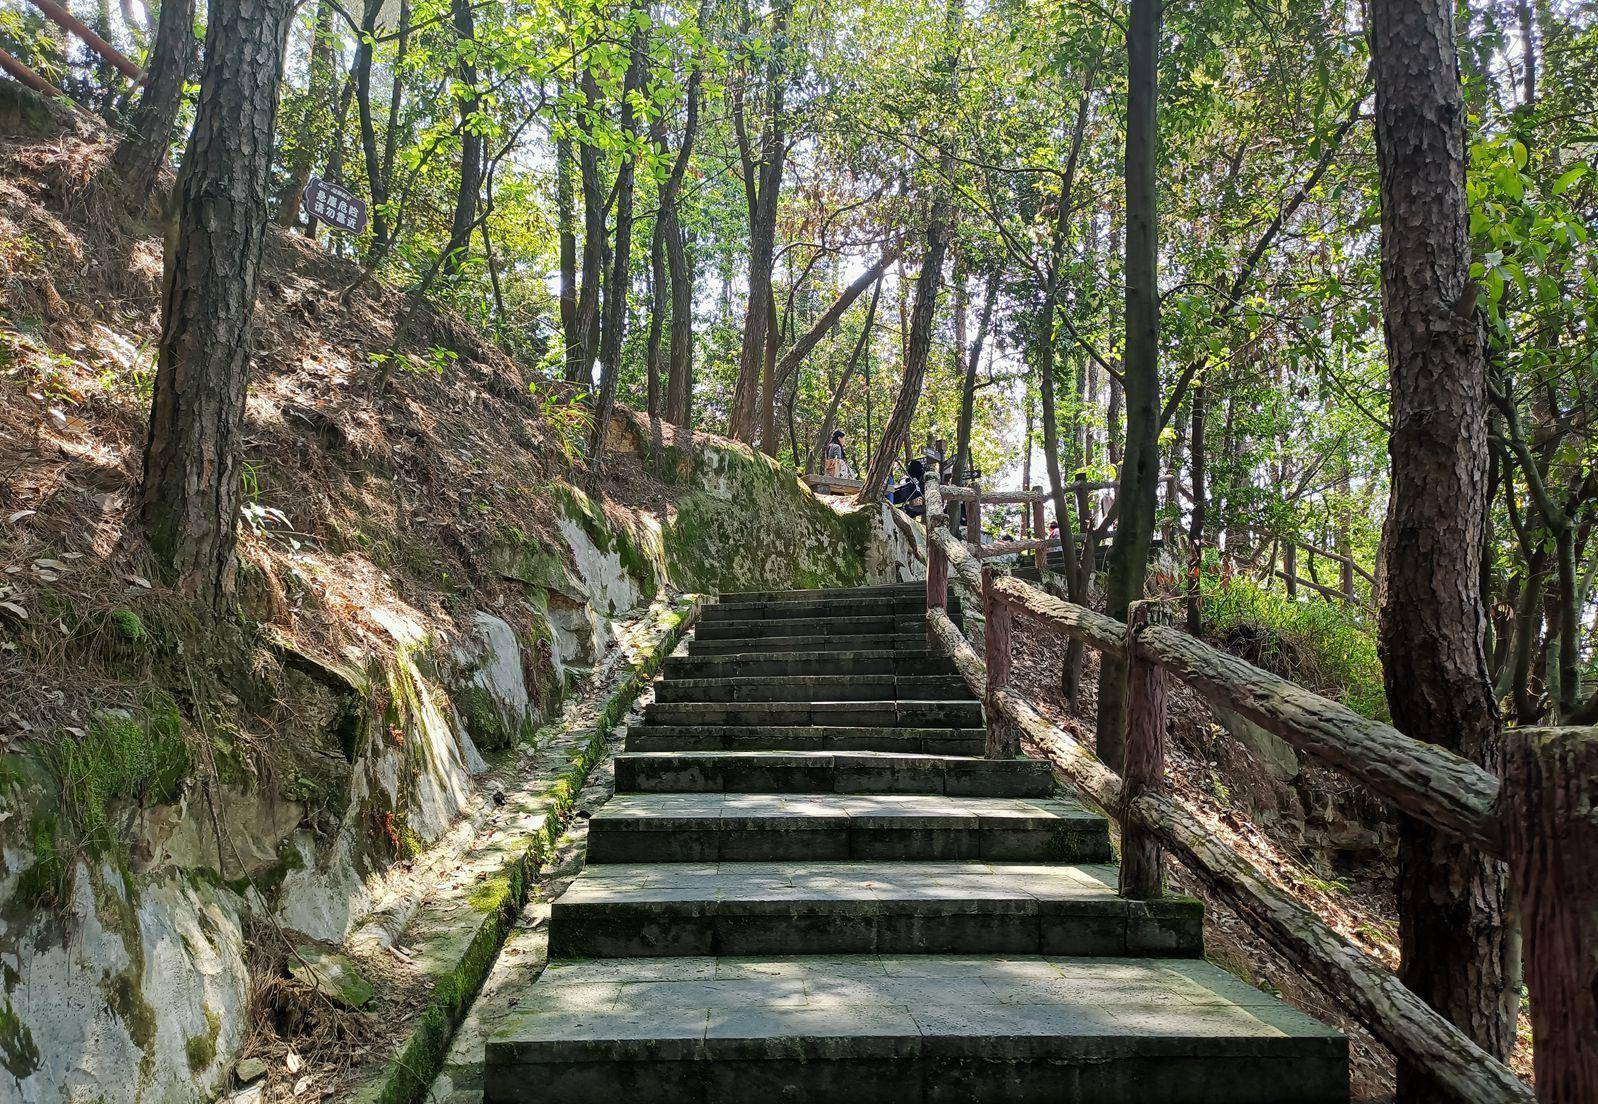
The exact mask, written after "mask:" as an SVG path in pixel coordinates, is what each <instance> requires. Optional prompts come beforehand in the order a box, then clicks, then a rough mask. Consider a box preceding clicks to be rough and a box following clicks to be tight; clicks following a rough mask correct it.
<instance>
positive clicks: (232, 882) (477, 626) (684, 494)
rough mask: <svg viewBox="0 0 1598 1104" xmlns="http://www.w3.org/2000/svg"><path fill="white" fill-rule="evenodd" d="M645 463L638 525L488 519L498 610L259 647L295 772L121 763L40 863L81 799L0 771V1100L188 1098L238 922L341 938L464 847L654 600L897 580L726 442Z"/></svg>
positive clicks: (239, 1013)
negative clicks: (652, 499)
mask: <svg viewBox="0 0 1598 1104" xmlns="http://www.w3.org/2000/svg"><path fill="white" fill-rule="evenodd" d="M630 424H631V423H625V422H624V423H622V425H623V437H624V439H625V440H626V441H630V442H631V444H630V445H627V446H624V447H633V448H636V447H637V445H638V444H639V443H640V442H641V441H642V440H643V438H641V437H639V436H638V435H637V434H636V427H634V428H633V429H632V430H631V431H629V430H628V429H627V427H628V426H629V425H630ZM662 470H663V471H664V473H665V476H666V481H667V483H668V486H669V489H670V491H671V492H672V495H673V499H674V501H673V503H672V505H671V506H670V507H669V508H668V509H666V510H664V511H663V512H661V513H660V514H656V513H651V512H648V511H644V510H638V509H627V508H624V507H618V506H617V505H615V504H613V503H607V502H602V501H599V500H596V499H594V498H592V497H590V496H589V495H587V494H585V493H584V492H583V491H581V490H579V489H578V488H576V487H571V486H567V485H564V484H558V483H557V484H555V485H553V487H552V490H551V494H550V504H551V508H552V510H553V512H554V517H553V519H552V522H553V525H552V527H548V526H546V527H545V528H546V530H548V531H552V532H553V533H554V534H555V536H556V539H555V540H552V541H541V540H535V539H533V538H532V537H529V536H528V535H526V534H525V533H523V532H522V531H520V530H519V529H517V528H515V527H514V526H510V525H507V526H506V527H505V528H504V530H503V531H502V535H501V537H500V539H498V540H497V541H496V542H495V543H494V544H493V546H492V547H488V548H485V549H484V550H483V555H484V557H485V559H486V560H487V562H488V564H489V565H491V567H492V570H493V572H494V573H496V574H498V575H499V576H500V577H501V578H503V579H506V580H510V581H511V582H512V583H513V584H514V585H513V586H512V588H511V589H512V591H513V592H514V594H515V599H514V601H513V602H512V603H511V605H510V607H507V606H503V605H502V606H500V607H497V608H495V609H492V610H490V609H471V608H469V609H467V610H466V611H464V612H462V613H459V614H457V615H456V616H455V617H454V624H453V626H452V627H445V626H441V624H440V622H439V621H438V620H437V618H436V617H429V616H425V615H423V614H422V613H420V612H418V611H417V610H415V609H411V608H408V607H403V606H400V605H397V604H396V605H394V606H384V607H380V608H375V609H370V610H367V611H365V614H366V620H367V621H368V622H370V623H371V624H372V625H374V626H376V629H377V631H379V632H380V633H381V634H383V636H385V637H386V639H385V640H383V641H382V643H383V645H384V646H383V647H381V648H376V647H374V648H373V649H372V650H371V651H370V652H369V653H367V654H350V655H345V656H342V657H340V658H339V659H338V660H337V661H330V660H328V659H327V658H325V657H320V658H319V657H313V656H309V655H302V654H299V653H298V652H295V651H294V650H293V649H292V648H289V647H288V646H287V645H284V644H282V643H281V642H276V643H274V642H272V641H270V640H268V641H267V646H268V648H269V650H272V651H274V652H275V654H276V655H277V657H278V661H279V663H280V666H281V668H282V671H281V673H280V674H281V677H280V679H279V682H280V683H281V685H279V686H278V689H277V691H276V692H278V693H287V694H291V695H294V700H295V701H296V702H301V703H303V708H301V709H299V710H298V711H297V713H296V716H297V723H299V724H300V725H302V726H303V730H302V731H297V732H294V733H285V734H284V739H285V740H287V739H289V738H290V737H292V738H293V739H294V740H295V741H296V742H297V743H298V744H299V745H303V746H302V749H301V752H300V757H299V758H298V759H297V760H295V761H294V763H293V765H292V769H289V770H284V771H282V772H281V773H280V774H279V776H276V777H258V776H253V775H250V774H247V773H243V772H239V771H237V770H235V769H233V767H232V766H231V765H230V762H229V761H227V760H226V759H225V757H221V758H218V756H219V755H220V753H216V754H209V753H201V754H197V755H194V756H192V757H189V758H182V757H181V756H180V758H179V759H177V760H174V764H175V765H174V768H173V771H172V772H170V773H171V777H170V778H168V777H166V776H165V775H164V774H163V773H162V771H163V770H164V769H165V768H163V767H162V765H161V764H160V763H156V762H153V761H149V762H147V761H146V760H148V758H149V757H148V756H146V757H145V759H141V760H140V764H141V765H139V766H138V768H137V770H133V769H132V768H130V771H131V773H129V772H124V775H125V776H124V775H118V778H119V780H120V781H119V782H118V784H117V786H113V787H110V788H108V789H106V791H105V794H104V797H105V803H106V808H105V810H104V813H105V820H106V823H105V824H104V825H103V826H101V828H100V829H99V835H97V836H96V839H95V842H94V844H93V846H92V847H87V848H85V849H84V850H83V852H82V855H81V857H77V856H75V857H74V859H73V861H71V862H63V861H60V859H59V851H58V849H57V847H56V843H57V835H56V834H58V833H62V832H66V831H67V830H68V828H69V827H71V825H70V824H68V822H70V821H71V820H72V817H74V816H76V815H78V814H77V813H76V812H75V811H74V809H73V808H72V802H73V801H74V800H79V799H81V795H78V794H76V793H75V792H74V793H68V794H66V795H65V796H64V795H63V788H62V781H63V780H62V777H61V772H60V770H59V764H55V765H52V764H50V763H46V762H43V761H41V760H35V759H24V758H22V757H20V756H10V757H5V758H0V1066H3V1067H4V1073H3V1074H0V1084H4V1085H5V1089H6V1091H5V1093H3V1094H0V1095H3V1096H5V1098H6V1099H13V1098H14V1099H18V1100H20V1101H23V1102H25V1104H63V1102H72V1104H93V1102H96V1101H99V1100H110V1099H116V1100H118V1101H124V1100H126V1101H130V1102H135V1101H136V1102H155V1101H163V1102H164V1101H173V1102H180V1101H181V1102H188V1101H198V1100H207V1099H212V1098H214V1097H215V1096H216V1095H217V1094H218V1093H219V1092H221V1091H222V1090H223V1089H224V1088H225V1087H226V1086H227V1085H228V1084H229V1083H230V1077H231V1076H232V1074H231V1071H232V1069H233V1064H234V1061H235V1059H236V1058H237V1056H238V1053H239V1048H240V1046H241V1045H242V1042H243V1032H244V1021H245V1016H244V1009H245V1004H246V1001H247V996H248V992H249V974H248V969H247V960H248V957H249V955H248V948H247V947H246V939H245V935H244V932H245V926H246V923H247V922H248V921H249V919H250V918H251V917H252V916H261V917H269V918H270V920H271V922H272V923H274V924H275V925H277V926H279V927H281V928H282V929H283V930H284V931H285V932H288V933H297V934H298V935H301V936H304V937H307V938H308V939H309V940H314V941H319V942H321V943H323V944H329V945H336V944H338V943H341V942H343V941H345V940H346V939H347V938H348V937H349V936H350V935H351V933H352V932H354V931H356V930H357V929H358V928H360V926H361V925H362V924H363V923H365V922H366V920H367V919H368V917H370V916H371V915H372V914H373V912H374V910H377V909H379V908H380V907H382V905H383V903H384V901H385V899H386V897H388V896H392V894H391V893H389V892H388V891H387V889H386V887H387V886H388V883H389V874H390V871H391V870H392V868H393V865H394V863H395V862H396V861H397V860H401V859H407V858H411V857H415V856H418V855H421V854H423V853H426V852H429V851H430V850H432V849H435V848H441V847H447V846H451V845H452V842H451V841H455V840H456V837H459V836H465V837H467V838H469V837H470V835H471V832H472V830H473V829H472V826H473V824H475V823H476V822H477V820H478V819H480V818H481V816H482V814H483V810H484V807H485V804H486V802H487V801H488V800H489V799H490V795H487V794H485V793H484V792H483V791H482V788H481V784H480V779H479V776H480V775H481V774H482V772H483V771H484V769H485V767H486V762H485V755H487V756H488V757H490V758H492V757H493V756H494V755H495V754H497V753H498V752H499V751H500V749H503V748H507V747H511V746H513V745H515V744H517V743H518V742H520V741H524V740H528V739H532V738H534V734H535V733H536V732H537V730H538V729H539V727H540V726H541V725H542V724H543V723H545V722H546V721H547V720H548V719H549V718H550V717H551V716H553V715H555V714H556V713H557V712H558V711H559V709H560V707H561V703H562V699H563V698H564V697H565V695H566V694H567V693H568V692H569V691H570V689H571V688H572V687H573V686H574V685H575V684H576V683H577V682H578V681H579V680H580V679H581V678H582V677H583V676H584V675H585V674H586V672H587V671H588V670H590V669H591V668H593V667H594V666H595V665H597V664H600V663H601V662H603V661H604V659H605V657H606V655H607V654H608V653H609V652H610V651H611V649H612V648H613V646H614V643H615V640H616V637H617V634H618V631H621V630H622V629H624V628H625V626H626V624H627V623H628V622H629V621H630V620H631V619H632V618H633V617H635V616H636V615H637V613H636V611H638V609H639V607H640V606H643V605H646V604H647V603H648V602H649V601H650V600H651V599H653V598H654V597H655V596H656V595H657V594H658V593H660V591H661V590H662V589H663V588H667V587H670V588H675V589H677V590H681V591H720V590H733V589H754V588H760V587H822V586H838V585H859V584H868V583H886V582H898V581H903V580H908V579H914V578H917V577H919V576H920V575H921V573H922V570H923V569H922V566H921V565H922V562H923V560H924V549H923V548H922V546H921V533H920V530H919V528H918V527H916V526H914V525H907V524H904V523H903V519H902V518H897V517H896V516H895V515H894V513H893V512H892V511H890V510H887V509H886V508H882V507H868V508H861V509H843V510H839V509H835V508H834V507H832V506H829V505H828V504H826V503H824V502H822V501H820V500H818V499H817V498H815V496H813V495H811V494H810V492H809V491H808V490H807V489H806V488H805V487H804V485H803V483H802V482H801V481H800V480H798V479H796V478H795V477H794V476H792V475H791V474H788V473H785V472H783V471H782V470H781V469H780V468H779V467H778V466H777V465H776V464H774V463H773V462H771V461H770V460H769V459H767V458H766V457H763V456H760V455H757V454H754V453H751V452H750V451H749V450H748V449H746V448H744V447H742V446H739V445H735V444H732V443H727V442H716V441H707V440H705V439H700V440H698V441H696V442H695V443H694V444H693V445H692V446H681V447H679V446H672V447H669V448H668V449H667V450H666V453H665V455H664V457H663V461H662ZM512 607H513V608H512ZM162 708H163V709H168V710H169V712H170V713H171V717H170V718H169V717H167V715H166V714H165V713H163V714H162V715H161V716H160V717H154V716H153V715H152V717H131V718H130V717H117V718H112V720H113V721H114V722H115V725H113V726H112V727H114V728H116V729H117V731H121V730H122V729H123V728H128V729H129V731H131V732H133V733H134V734H135V737H138V738H142V737H144V736H147V735H148V734H149V733H151V732H152V731H155V729H154V728H153V727H152V726H154V725H156V724H157V723H159V724H160V725H161V726H170V725H175V723H176V722H175V720H173V719H172V718H175V717H176V710H175V708H171V707H162ZM118 726H120V727H118ZM129 726H131V728H130V727H129ZM161 731H162V732H166V731H167V727H162V728H161ZM182 746H183V745H182V744H181V743H179V744H178V745H177V747H178V749H179V751H181V749H182ZM213 751H214V749H213ZM211 760H216V761H215V762H213V761H211ZM440 853H441V852H440ZM111 1086H115V1089H114V1091H112V1090H111V1089H110V1088H109V1087H111Z"/></svg>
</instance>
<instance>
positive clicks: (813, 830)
mask: <svg viewBox="0 0 1598 1104" xmlns="http://www.w3.org/2000/svg"><path fill="white" fill-rule="evenodd" d="M1109 857H1110V838H1109V831H1108V827H1107V825H1106V824H1105V821H1104V818H1103V817H1102V816H1100V815H1099V814H1097V813H1095V812H1092V811H1090V810H1089V809H1087V808H1086V807H1084V806H1083V805H1081V804H1080V803H1078V802H1076V801H1072V800H1070V799H1067V798H1063V797H1062V798H1053V799H1046V800H1045V799H1039V800H1028V799H1022V798H993V797H986V798H984V797H962V798H955V797H941V796H933V795H923V794H836V793H807V794H758V793H739V794H698V793H686V794H685V793H668V794H618V795H617V796H615V797H614V798H612V799H611V800H610V801H608V802H606V803H605V804H604V805H603V806H601V807H600V808H599V809H598V810H597V811H596V812H595V813H594V815H593V816H592V817H591V818H590V819H589V821H588V861H589V862H594V863H607V862H628V863H640V862H709V861H721V862H764V861H784V860H790V859H804V860H807V861H825V860H832V859H856V860H862V859H983V860H988V861H994V862H1104V861H1106V860H1108V859H1109Z"/></svg>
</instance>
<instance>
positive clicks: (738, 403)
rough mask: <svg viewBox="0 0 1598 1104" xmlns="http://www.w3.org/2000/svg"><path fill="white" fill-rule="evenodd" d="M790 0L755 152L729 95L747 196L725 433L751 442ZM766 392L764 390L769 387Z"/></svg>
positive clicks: (777, 29) (784, 6) (781, 18)
mask: <svg viewBox="0 0 1598 1104" xmlns="http://www.w3.org/2000/svg"><path fill="white" fill-rule="evenodd" d="M792 14H793V0H778V3H777V5H776V7H775V8H774V9H773V11H772V34H771V52H770V54H769V56H768V58H767V61H766V95H767V97H768V98H769V106H770V111H769V117H768V118H767V119H766V122H765V129H764V130H763V131H762V133H761V135H760V157H759V158H758V159H756V158H755V157H754V156H753V155H752V153H751V152H750V150H749V140H748V136H747V131H746V130H745V126H744V115H743V96H742V94H741V92H739V93H738V94H736V95H735V96H734V98H733V110H734V112H735V117H734V125H735V126H736V128H737V131H738V140H739V148H740V150H741V151H742V153H743V157H742V161H743V173H744V188H745V192H746V194H747V197H748V200H749V301H748V305H747V307H746V311H745V315H744V330H743V345H742V347H741V349H740V351H739V354H738V382H737V384H736V386H735V388H734V391H733V400H732V415H731V422H730V424H729V426H728V431H727V432H728V435H729V436H731V437H734V438H736V439H738V440H740V441H744V442H752V441H753V440H754V436H755V431H756V430H757V429H758V428H759V427H760V423H761V412H760V410H758V409H757V408H758V406H759V402H760V396H761V392H762V388H761V381H762V379H763V377H764V374H765V373H764V369H765V360H766V345H767V341H768V338H769V334H770V331H771V313H772V312H771V311H770V300H771V266H772V259H773V257H774V256H775V255H776V243H777V198H778V196H779V195H780V193H781V191H782V176H783V168H784V163H785V161H786V158H787V155H788V148H787V136H786V132H785V130H784V124H785V122H786V119H785V117H784V108H783V104H784V93H785V91H786V89H785V82H786V80H787V64H786V63H787V38H788V20H789V18H790V17H791V16H792ZM767 390H768V393H769V389H767Z"/></svg>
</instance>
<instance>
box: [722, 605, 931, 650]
mask: <svg viewBox="0 0 1598 1104" xmlns="http://www.w3.org/2000/svg"><path fill="white" fill-rule="evenodd" d="M925 624H926V619H925V618H924V617H920V616H915V615H911V614H905V615H903V616H899V615H896V614H878V613H871V614H856V613H854V612H853V611H852V610H849V609H840V610H839V611H838V613H837V614H836V615H834V616H829V617H776V618H772V619H770V620H761V619H759V618H754V619H745V620H742V621H708V620H705V621H700V622H699V624H698V625H697V626H696V627H695V629H694V636H695V637H696V638H698V639H700V640H764V639H770V638H776V637H790V636H799V637H809V636H831V637H832V638H833V639H834V640H836V641H837V642H838V643H839V644H840V645H842V646H844V647H853V646H855V645H854V644H853V641H854V640H855V639H856V638H857V637H864V636H892V635H895V634H905V633H924V630H923V626H924V625H925Z"/></svg>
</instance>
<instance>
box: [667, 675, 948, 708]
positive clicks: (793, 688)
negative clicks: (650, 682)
mask: <svg viewBox="0 0 1598 1104" xmlns="http://www.w3.org/2000/svg"><path fill="white" fill-rule="evenodd" d="M962 699H968V700H971V701H975V700H977V699H976V695H974V694H972V693H971V689H970V687H968V686H967V685H966V682H965V680H964V679H963V678H961V677H960V676H959V675H866V674H850V675H765V676H760V677H754V678H742V677H736V678H687V679H684V678H671V679H665V680H663V681H662V682H661V683H660V684H659V685H658V686H656V687H655V700H656V701H658V702H694V701H697V702H893V701H960V700H962Z"/></svg>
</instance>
